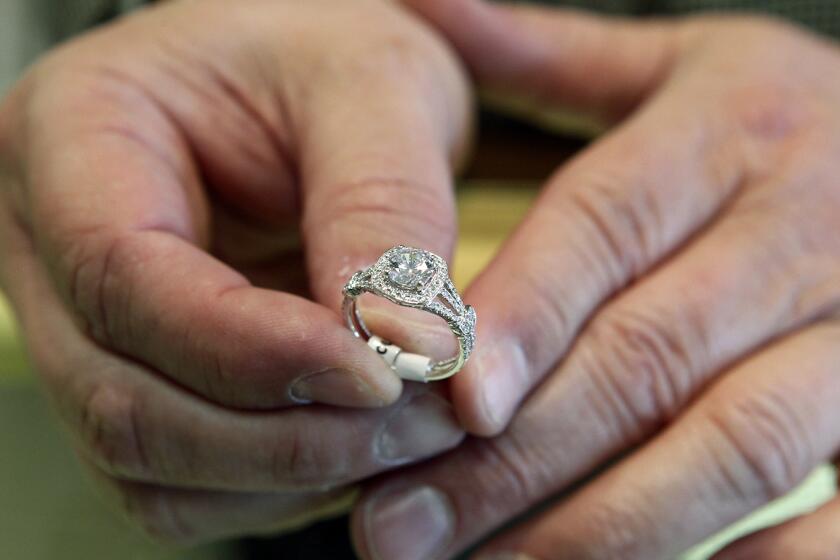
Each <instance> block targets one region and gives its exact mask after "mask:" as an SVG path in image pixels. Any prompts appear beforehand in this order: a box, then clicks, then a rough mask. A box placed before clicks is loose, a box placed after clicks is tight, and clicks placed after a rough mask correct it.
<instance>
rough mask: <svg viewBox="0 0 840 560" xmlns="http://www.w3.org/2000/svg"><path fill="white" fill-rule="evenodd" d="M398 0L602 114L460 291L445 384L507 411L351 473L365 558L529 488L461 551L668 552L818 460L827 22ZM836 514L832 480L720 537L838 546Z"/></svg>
mask: <svg viewBox="0 0 840 560" xmlns="http://www.w3.org/2000/svg"><path fill="white" fill-rule="evenodd" d="M411 3H412V4H413V5H414V6H415V7H416V8H417V9H418V10H420V11H421V12H422V13H423V14H424V15H425V16H426V17H428V18H429V19H430V20H431V21H433V22H434V23H435V24H436V25H437V26H439V28H440V29H441V30H442V31H443V33H444V34H445V35H446V36H447V37H448V38H449V39H450V40H451V42H452V43H453V45H454V46H455V47H456V49H457V50H458V51H460V53H461V54H462V55H463V57H464V58H465V59H466V61H467V63H468V65H469V67H470V68H471V69H472V71H473V73H474V74H475V76H476V78H477V80H478V81H479V83H480V84H481V85H483V86H484V87H487V88H490V89H493V90H501V91H503V92H507V93H517V94H520V95H525V96H528V95H532V96H534V97H535V98H537V100H539V101H547V102H552V103H555V104H558V105H561V106H567V107H569V106H571V107H576V108H578V109H579V110H585V111H588V112H589V113H590V114H592V115H595V116H598V117H600V118H602V119H604V118H606V119H610V120H612V121H613V122H616V121H619V120H620V121H621V122H620V123H619V124H618V126H616V127H615V128H614V129H613V130H612V131H611V132H610V133H609V134H607V135H605V136H604V137H603V138H602V139H600V140H599V141H597V142H596V143H595V144H594V145H593V146H592V147H590V148H589V149H587V150H585V151H584V152H583V153H582V154H581V155H580V156H579V157H577V158H575V159H574V161H572V162H571V163H569V164H568V165H566V166H564V167H563V168H562V169H560V170H559V171H558V172H557V174H556V175H555V176H554V177H553V178H551V179H550V180H549V182H548V184H547V186H546V188H545V190H544V192H543V193H542V195H541V197H540V198H539V200H538V202H537V203H536V204H535V205H534V207H533V208H532V209H531V212H530V213H529V214H528V216H527V217H526V219H525V220H524V223H522V224H521V226H520V227H519V228H518V230H517V231H516V232H515V233H514V234H513V235H512V236H511V238H510V239H509V240H508V241H507V243H506V244H505V246H504V247H503V249H502V250H501V252H500V254H499V255H498V256H497V257H496V258H495V260H494V261H493V262H492V263H491V264H490V266H489V267H488V268H487V269H486V270H485V271H484V272H483V274H482V275H481V276H480V277H479V278H478V279H477V280H476V282H475V283H474V285H473V286H471V287H470V289H469V290H468V293H467V295H466V297H465V300H467V301H469V302H471V303H472V304H473V305H475V307H476V309H477V311H478V315H479V318H480V320H479V325H478V329H479V331H478V342H477V346H476V354H475V355H474V356H473V358H472V361H471V362H470V364H469V366H468V368H467V369H466V370H465V371H463V372H462V373H460V374H459V375H458V376H456V377H455V378H454V380H453V384H452V392H453V399H454V403H455V405H456V409H457V410H458V413H459V416H460V418H461V420H462V422H463V423H464V424H465V425H466V426H467V427H468V428H469V430H470V431H472V432H474V433H476V434H480V435H492V434H497V433H500V432H501V431H502V430H503V429H504V428H505V427H506V431H504V433H502V434H501V435H499V436H498V437H496V438H495V439H488V440H481V439H473V440H469V441H468V442H466V443H465V444H464V445H462V446H461V447H460V448H459V449H458V450H456V451H453V452H451V453H450V454H448V455H447V456H444V457H441V458H438V459H435V460H433V461H432V462H430V463H427V464H424V465H421V466H417V467H412V468H411V469H410V470H409V471H407V472H401V473H399V474H398V475H393V476H391V475H389V476H386V477H383V480H382V482H377V483H376V484H375V485H373V486H372V487H371V488H370V489H369V491H368V493H367V495H366V498H364V499H363V501H362V503H361V504H360V505H359V506H358V509H357V511H356V514H355V518H354V519H355V520H354V527H355V535H356V540H357V542H358V544H359V548H360V549H361V550H362V551H363V553H364V555H365V557H366V558H376V559H377V560H395V559H412V560H415V559H419V558H432V557H434V558H438V557H440V558H443V557H450V556H452V555H454V554H455V553H457V552H459V551H463V550H464V549H465V548H466V547H468V546H470V545H474V544H476V542H477V541H478V540H479V539H481V538H484V537H487V536H489V535H491V534H492V533H493V532H494V531H497V530H500V529H501V528H502V525H503V524H509V523H510V522H511V521H513V520H514V518H515V517H516V516H518V515H520V514H522V513H524V512H526V511H529V510H532V511H531V512H532V516H531V517H530V518H528V519H527V520H519V522H517V523H513V524H509V525H507V526H506V527H505V529H504V530H503V531H501V532H500V534H497V535H496V536H494V537H493V538H491V539H489V540H488V541H487V542H486V544H485V545H484V546H483V547H482V548H480V549H479V550H480V553H481V554H478V556H479V557H485V556H483V555H487V556H486V557H488V558H489V557H491V556H492V555H491V553H501V552H503V551H507V552H511V553H522V554H525V555H527V557H529V558H530V557H533V558H537V559H540V560H549V559H551V560H554V559H560V558H573V559H576V560H580V559H584V558H602V559H603V558H621V559H632V558H639V559H645V560H650V559H654V558H673V557H674V555H675V554H677V553H679V552H680V551H682V550H684V549H686V548H688V547H689V546H690V545H692V544H694V543H697V542H698V541H700V540H702V539H703V538H704V537H706V536H708V535H710V534H712V533H713V532H715V531H717V530H719V529H721V528H723V527H724V526H726V525H727V524H729V523H731V522H733V521H735V520H736V519H738V518H739V517H741V516H743V515H744V514H746V513H747V512H749V511H751V510H753V509H755V508H756V507H758V506H760V505H762V504H764V503H766V502H768V501H769V500H771V499H773V498H775V497H777V496H779V495H781V494H783V493H785V492H787V491H788V490H789V489H791V488H792V487H793V486H794V485H795V484H797V483H798V482H799V481H800V480H801V479H802V478H803V477H804V476H805V475H806V474H807V473H809V472H810V471H811V469H813V468H814V466H815V465H817V464H818V463H820V462H821V461H825V460H827V459H829V458H830V457H832V455H834V454H835V453H836V452H837V451H838V448H840V376H838V370H837V365H838V363H840V324H839V323H840V306H838V304H840V220H838V216H840V183H838V177H840V160H838V158H837V154H838V153H840V103H838V100H840V51H839V50H838V48H837V47H836V45H833V44H830V43H829V42H827V41H823V40H821V39H818V38H816V37H813V36H810V35H808V34H807V33H804V32H802V31H800V30H797V29H795V28H792V27H789V26H787V25H785V24H782V23H776V22H772V21H765V20H763V19H755V18H740V17H698V18H691V19H686V20H662V21H656V20H654V21H649V22H635V23H634V22H630V21H623V20H613V19H604V18H600V17H595V16H588V15H585V14H583V13H578V12H567V11H555V10H550V9H540V8H534V7H530V8H529V7H525V6H518V7H502V6H494V5H492V4H484V3H479V2H476V1H471V0H458V1H452V0H438V1H435V0H426V1H423V0H416V1H414V2H411ZM517 409H518V411H517ZM511 418H512V419H511ZM598 471H602V472H601V474H597V473H598ZM593 473H596V474H593ZM586 476H588V477H589V481H588V482H587V483H586V484H585V485H583V486H582V487H581V488H580V489H579V490H578V491H576V492H574V493H572V494H571V495H569V496H567V497H565V499H562V500H557V499H558V498H559V495H558V493H559V492H561V491H564V490H566V491H568V489H569V487H570V485H572V484H573V483H575V482H577V481H580V480H581V478H582V477H586ZM550 498H554V499H555V501H554V502H553V503H552V502H548V503H546V500H548V499H550ZM538 505H541V506H543V507H541V508H540V509H539V511H533V508H535V507H536V506H538ZM838 522H840V503H838V502H835V503H833V504H832V505H830V506H828V507H827V508H825V509H823V510H821V511H819V512H817V513H815V514H814V515H813V516H811V517H806V518H804V519H802V520H800V521H796V522H793V523H792V524H788V525H783V526H781V527H779V528H777V529H773V530H772V531H770V532H769V533H765V534H761V535H758V536H756V537H754V538H752V539H750V541H749V542H746V543H742V544H736V545H734V548H733V549H731V550H730V551H728V552H727V553H726V554H725V555H724V556H725V557H730V558H734V557H739V558H740V557H741V556H737V555H738V554H739V551H740V553H744V554H746V556H745V557H749V558H825V557H835V556H837V554H838V553H840V534H838V533H837V531H824V530H823V528H824V527H829V526H832V524H833V525H834V526H836V525H837V523H838ZM779 543H784V544H783V545H781V544H779ZM742 547H745V548H742ZM727 554H728V555H729V556H726V555H727ZM512 557H513V556H504V558H512ZM516 557H517V558H519V556H516Z"/></svg>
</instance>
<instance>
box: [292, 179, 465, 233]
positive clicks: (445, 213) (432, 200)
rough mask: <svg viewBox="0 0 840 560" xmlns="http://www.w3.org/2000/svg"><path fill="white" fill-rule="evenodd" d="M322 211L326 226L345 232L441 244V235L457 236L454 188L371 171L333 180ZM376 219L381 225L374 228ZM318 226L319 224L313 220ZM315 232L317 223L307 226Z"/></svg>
mask: <svg viewBox="0 0 840 560" xmlns="http://www.w3.org/2000/svg"><path fill="white" fill-rule="evenodd" d="M317 206H318V209H319V211H318V213H317V215H315V214H312V213H308V214H307V215H306V216H305V219H307V220H308V221H310V222H311V221H312V220H317V221H318V224H317V225H318V226H319V227H321V228H324V227H328V228H330V229H332V230H334V231H336V232H341V233H340V235H342V236H344V237H347V236H349V237H352V238H358V239H362V240H371V241H375V240H373V237H374V236H375V237H376V241H378V240H381V238H382V236H383V235H384V236H386V237H392V238H394V239H405V238H406V237H410V238H411V239H416V240H417V242H424V241H429V242H431V246H433V247H434V246H438V245H439V244H440V243H439V242H434V241H435V240H438V239H451V238H453V237H454V235H455V211H454V205H453V203H452V199H451V196H450V195H449V193H446V192H441V189H438V188H435V187H433V186H432V185H429V184H426V183H421V182H418V181H416V180H414V179H410V178H406V177H401V176H396V175H395V176H378V177H377V176H368V177H363V178H361V179H358V180H354V181H349V182H346V183H342V184H337V185H333V186H331V187H330V188H325V189H324V190H323V195H322V199H321V200H320V201H319V204H318V205H317ZM371 224H376V228H375V230H374V229H372V228H371ZM309 225H313V226H314V225H316V224H311V223H310V224H309ZM306 229H307V230H309V231H311V230H312V228H309V227H307V228H306Z"/></svg>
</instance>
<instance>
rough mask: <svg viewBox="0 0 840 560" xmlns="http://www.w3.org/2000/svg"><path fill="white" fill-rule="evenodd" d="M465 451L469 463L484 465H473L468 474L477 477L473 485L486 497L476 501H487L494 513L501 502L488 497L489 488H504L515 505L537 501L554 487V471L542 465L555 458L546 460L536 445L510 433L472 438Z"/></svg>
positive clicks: (489, 510)
mask: <svg viewBox="0 0 840 560" xmlns="http://www.w3.org/2000/svg"><path fill="white" fill-rule="evenodd" d="M462 454H463V456H464V457H465V461H464V464H465V465H481V468H480V469H478V470H474V469H472V467H470V468H471V470H470V472H468V473H464V475H465V478H470V479H472V480H474V481H475V483H474V484H473V485H471V487H473V488H474V489H475V491H477V492H478V493H479V494H480V496H479V498H482V499H479V500H477V501H476V503H478V504H484V506H485V507H486V508H487V509H488V513H490V514H493V513H496V512H497V511H498V503H497V502H494V501H493V500H492V499H487V496H488V494H487V489H493V492H492V493H497V492H500V491H502V492H504V495H505V496H506V500H507V502H508V503H509V504H511V506H512V507H515V506H516V505H519V506H522V505H524V504H530V503H533V501H534V500H536V499H539V498H540V496H541V495H542V494H543V493H544V492H545V489H546V488H547V487H551V486H549V483H550V479H551V474H550V473H549V472H548V471H547V470H545V469H543V468H542V466H544V465H550V464H551V461H546V460H545V459H546V458H545V457H543V456H542V453H541V452H540V451H538V450H536V449H535V446H533V445H525V444H524V442H520V441H519V440H518V439H517V438H516V437H515V436H512V435H511V434H510V433H508V434H506V435H505V436H503V437H502V438H497V439H487V440H480V441H478V440H471V441H469V442H468V443H467V444H466V445H465V446H464V447H463V448H462ZM492 493H491V494H492Z"/></svg>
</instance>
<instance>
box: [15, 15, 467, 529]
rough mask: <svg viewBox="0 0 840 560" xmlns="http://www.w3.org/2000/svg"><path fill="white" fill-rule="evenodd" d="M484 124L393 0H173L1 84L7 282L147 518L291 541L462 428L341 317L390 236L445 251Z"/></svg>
mask: <svg viewBox="0 0 840 560" xmlns="http://www.w3.org/2000/svg"><path fill="white" fill-rule="evenodd" d="M469 116H470V99H469V92H468V87H467V81H466V79H465V75H464V73H463V72H462V70H461V68H460V66H459V64H458V62H457V60H456V58H455V56H454V55H453V53H452V52H451V51H450V50H449V49H448V48H447V46H446V44H445V42H444V41H442V40H441V38H440V37H439V36H437V35H436V34H435V33H433V32H432V31H431V30H430V28H429V27H428V26H426V25H425V24H422V23H421V22H420V21H419V19H417V18H416V17H414V16H410V15H409V14H407V13H406V12H405V11H404V10H403V9H402V8H400V7H398V6H396V5H393V4H392V3H390V2H384V1H376V0H359V1H356V2H353V3H347V2H345V1H343V0H332V1H331V0H312V1H307V2H297V1H278V0H253V1H249V2H231V1H224V0H201V1H197V2H190V1H179V2H169V3H166V4H165V5H162V6H160V7H156V8H151V9H148V10H146V11H144V12H142V13H140V14H138V15H134V16H131V17H128V18H126V19H124V20H122V21H119V22H116V23H114V24H112V25H108V26H105V27H103V28H100V29H99V30H96V31H94V32H92V33H90V34H88V35H85V36H83V37H80V38H79V39H77V40H75V41H73V42H71V43H69V44H67V45H65V46H62V47H60V48H59V49H57V50H56V51H54V52H52V53H51V54H49V55H48V56H46V57H45V58H44V59H43V60H42V61H40V62H39V63H38V64H37V65H36V66H35V67H34V68H33V69H32V70H31V71H30V72H29V73H28V74H27V75H26V76H25V77H24V78H23V79H22V80H21V81H20V83H19V84H18V85H17V87H15V88H14V90H13V91H12V92H11V93H10V95H9V96H8V97H7V98H6V99H5V101H4V102H3V104H2V107H0V195H2V196H1V197H0V285H2V288H3V289H4V291H6V293H7V294H8V296H9V298H10V300H11V302H12V304H13V305H14V307H15V309H16V311H17V314H18V315H19V317H20V320H21V325H22V330H23V335H24V337H25V340H26V343H27V345H28V348H29V350H30V353H31V354H32V357H33V362H34V364H35V366H36V369H37V370H38V373H39V376H40V379H41V381H42V384H43V386H44V388H45V391H46V392H47V393H48V394H49V395H50V396H51V397H52V399H53V400H54V401H55V402H56V404H57V407H58V409H59V411H60V412H61V415H62V417H63V418H64V420H65V421H66V423H67V424H68V426H69V428H70V431H71V432H72V434H73V435H74V436H75V438H74V439H75V441H76V444H77V447H78V450H79V455H80V456H81V457H82V460H83V461H84V463H85V464H86V465H88V466H89V467H90V470H91V472H92V473H93V474H94V476H95V477H96V478H97V479H99V480H100V481H101V482H103V483H104V486H105V487H106V488H108V489H110V490H111V491H112V492H113V493H114V494H116V496H117V497H118V498H119V499H120V500H121V501H120V503H121V505H122V506H123V507H124V508H125V509H127V510H128V513H129V514H131V516H132V517H133V519H134V520H135V522H136V523H137V524H138V525H140V526H142V527H143V528H144V529H146V530H147V531H148V532H149V533H150V534H152V535H153V536H154V537H156V538H159V539H163V540H169V541H176V542H179V543H192V542H198V541H204V540H209V539H214V538H219V537H224V536H235V535H242V534H254V533H264V532H274V531H277V530H279V529H281V528H283V527H285V526H288V525H289V524H292V523H299V522H302V521H306V520H307V519H311V518H313V517H317V515H318V514H319V512H321V511H322V510H323V509H324V507H327V506H329V505H330V504H332V503H333V502H334V501H335V500H337V499H341V498H342V497H343V496H345V495H346V494H347V493H348V491H349V490H348V488H347V487H346V485H347V484H348V483H350V482H352V481H356V480H359V479H360V478H363V477H367V476H370V475H372V474H375V473H378V472H381V471H383V470H386V469H389V468H392V467H393V466H395V465H400V464H405V463H407V462H412V461H416V460H418V459H420V458H422V457H426V456H428V455H430V454H434V453H436V452H440V451H443V450H446V449H449V448H451V447H453V446H454V445H456V444H457V443H458V441H459V440H460V439H461V438H462V435H463V432H462V430H461V429H460V427H459V426H458V425H457V423H456V422H455V418H454V416H453V413H452V411H451V407H450V406H449V405H448V404H447V402H446V400H445V399H444V398H443V397H442V396H441V395H439V394H437V393H436V392H430V391H429V390H428V388H418V387H414V388H408V387H406V388H403V387H402V385H401V383H400V380H399V379H398V378H397V377H396V376H395V375H394V374H393V373H392V372H391V370H390V369H389V368H387V367H386V366H385V365H384V363H383V362H382V361H381V360H380V359H379V358H378V357H377V356H376V354H375V353H373V352H371V351H370V350H369V349H368V348H367V347H366V346H365V345H364V343H362V342H361V341H359V340H357V339H355V338H354V337H353V336H352V335H351V334H350V333H349V331H348V330H347V329H346V328H345V327H344V326H343V324H342V322H341V320H340V318H339V315H338V308H339V305H340V297H341V293H340V292H341V286H342V285H343V283H344V282H345V281H346V279H347V278H348V277H349V275H350V274H351V273H352V272H353V271H354V270H356V269H357V268H359V267H360V266H361V265H363V264H368V263H369V262H371V261H373V260H375V259H376V257H377V256H378V255H379V254H380V253H381V252H382V251H383V250H384V249H386V248H388V247H390V246H392V245H395V244H397V243H409V244H413V245H418V246H423V247H425V248H428V249H431V250H433V251H435V252H438V253H439V254H442V255H447V256H448V255H449V254H450V253H451V249H452V245H453V237H454V232H455V227H454V210H453V196H452V188H451V176H452V170H451V168H452V164H453V163H454V162H456V161H457V160H458V159H459V158H460V157H461V154H462V153H463V152H464V150H465V144H466V138H467V137H468V125H469V122H468V121H469ZM300 238H302V240H303V244H302V248H301V243H300V242H299V241H298V240H299V239H300ZM303 403H311V404H310V405H309V406H301V405H302V404H303ZM386 405H393V406H386ZM420 427H422V428H423V429H422V430H421V429H419V428H420Z"/></svg>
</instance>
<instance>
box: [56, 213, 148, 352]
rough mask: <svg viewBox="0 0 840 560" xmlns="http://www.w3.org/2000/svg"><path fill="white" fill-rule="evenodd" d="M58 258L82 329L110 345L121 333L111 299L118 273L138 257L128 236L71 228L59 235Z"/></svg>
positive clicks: (100, 228) (103, 229)
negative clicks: (59, 247) (60, 259)
mask: <svg viewBox="0 0 840 560" xmlns="http://www.w3.org/2000/svg"><path fill="white" fill-rule="evenodd" d="M60 237H62V241H61V243H62V245H63V246H62V247H61V251H60V254H61V255H62V259H63V261H64V266H65V267H66V269H67V275H66V277H67V278H68V283H67V291H68V297H69V298H70V303H71V305H72V307H73V309H74V310H75V312H76V314H77V316H78V317H79V318H80V320H81V322H82V325H83V327H84V329H85V330H86V331H87V333H88V334H89V335H90V336H91V337H92V338H93V339H94V340H96V341H98V342H101V343H103V344H110V343H111V342H112V341H113V340H114V338H115V337H116V334H117V332H118V331H119V329H120V325H118V323H117V321H118V320H119V319H120V314H119V313H118V312H117V307H119V306H121V305H125V304H126V303H127V302H118V301H116V300H115V298H114V295H115V294H116V293H119V292H120V291H119V290H114V289H113V288H114V287H115V286H117V285H119V284H120V274H121V269H122V268H124V267H125V266H126V264H127V263H130V262H132V261H134V260H136V258H137V257H138V256H139V253H138V251H137V249H138V246H137V244H136V243H134V239H133V237H132V236H131V235H130V234H126V235H118V234H115V233H114V232H112V231H110V230H109V228H106V227H104V226H90V227H84V228H74V229H73V231H72V232H68V234H66V235H61V236H60Z"/></svg>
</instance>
